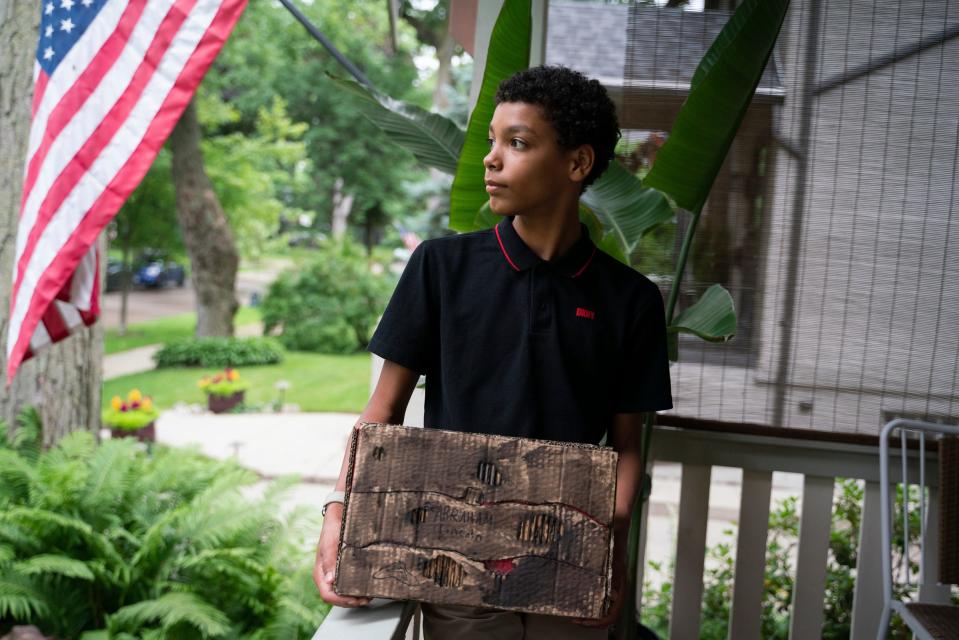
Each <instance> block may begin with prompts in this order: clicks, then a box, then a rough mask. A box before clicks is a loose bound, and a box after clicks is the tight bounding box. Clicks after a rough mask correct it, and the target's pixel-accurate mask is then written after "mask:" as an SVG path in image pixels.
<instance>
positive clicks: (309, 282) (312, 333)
mask: <svg viewBox="0 0 959 640" xmlns="http://www.w3.org/2000/svg"><path fill="white" fill-rule="evenodd" d="M374 269H378V270H379V271H380V272H381V273H380V274H377V273H374ZM387 273H388V271H387V270H386V269H385V268H383V265H382V264H381V263H379V262H377V261H374V260H371V259H370V258H369V257H368V256H367V255H366V252H365V250H364V249H363V247H362V246H360V245H358V244H356V243H355V242H353V241H351V240H339V241H334V240H326V241H324V242H323V243H321V245H320V247H319V249H318V252H317V257H316V258H315V259H314V260H313V261H312V262H311V263H310V264H309V265H307V266H306V267H305V268H303V269H298V270H296V271H287V272H285V273H283V274H281V275H280V277H279V278H277V279H276V280H275V281H274V282H273V283H272V284H271V285H270V287H269V289H268V290H267V293H266V296H264V298H263V303H262V305H261V307H260V312H261V314H262V317H263V325H264V331H266V332H271V331H272V330H273V329H274V328H279V329H280V331H281V334H280V341H281V342H282V343H283V345H284V346H285V347H286V348H288V349H292V350H297V351H315V352H320V353H352V352H354V351H357V350H358V349H363V348H365V347H366V346H367V344H369V341H370V337H371V335H372V333H373V327H374V326H375V324H376V319H377V318H378V317H379V314H380V313H382V312H383V308H384V307H385V306H386V302H387V300H388V299H389V295H390V292H391V291H392V287H393V281H392V278H391V277H390V276H388V275H385V274H387Z"/></svg>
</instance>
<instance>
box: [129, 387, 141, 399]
mask: <svg viewBox="0 0 959 640" xmlns="http://www.w3.org/2000/svg"><path fill="white" fill-rule="evenodd" d="M142 399H143V394H142V393H140V390H139V389H134V390H133V391H131V392H130V396H129V398H128V400H129V401H130V402H140V400H142Z"/></svg>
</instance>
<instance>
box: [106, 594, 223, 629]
mask: <svg viewBox="0 0 959 640" xmlns="http://www.w3.org/2000/svg"><path fill="white" fill-rule="evenodd" d="M154 621H157V622H160V623H161V624H162V625H163V628H164V629H169V628H170V627H172V626H173V625H176V624H180V623H186V624H189V625H191V626H193V627H196V629H198V630H199V631H200V633H202V634H203V635H204V636H222V635H226V634H227V633H228V632H229V631H230V627H229V622H230V621H229V619H228V618H227V617H226V615H225V614H224V613H223V612H222V611H220V610H219V609H217V608H216V607H214V606H213V605H211V604H210V603H208V602H206V601H205V600H203V599H202V598H200V597H199V596H197V595H195V594H192V593H176V592H174V593H165V594H163V595H162V596H160V597H159V598H157V599H155V600H143V601H141V602H138V603H136V604H131V605H128V606H126V607H122V608H120V609H118V610H117V612H116V613H114V614H113V615H112V616H110V628H111V631H119V630H120V629H122V628H127V627H134V628H137V627H140V626H143V625H146V624H149V623H151V622H154Z"/></svg>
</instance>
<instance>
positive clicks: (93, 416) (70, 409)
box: [0, 0, 105, 446]
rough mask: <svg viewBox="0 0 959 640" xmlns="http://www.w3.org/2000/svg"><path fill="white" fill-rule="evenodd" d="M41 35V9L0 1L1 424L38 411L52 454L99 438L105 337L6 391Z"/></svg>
mask: <svg viewBox="0 0 959 640" xmlns="http://www.w3.org/2000/svg"><path fill="white" fill-rule="evenodd" d="M39 28H40V12H39V11H38V10H37V5H36V3H33V2H16V1H12V0H0V42H2V43H4V44H3V49H2V50H0V149H3V153H0V342H2V343H3V348H2V349H0V371H2V373H3V380H2V381H0V420H4V421H5V422H6V423H7V424H8V425H11V426H12V425H13V424H14V418H15V416H16V415H17V414H18V413H19V412H20V411H21V410H22V409H23V408H25V407H26V406H28V405H34V406H36V407H37V409H38V410H39V412H40V416H41V417H42V418H43V442H44V446H50V445H51V444H53V443H55V442H56V441H57V440H58V439H60V438H61V437H63V436H64V435H65V434H67V433H69V432H71V431H73V430H76V429H90V430H92V431H94V432H97V431H99V428H100V385H101V382H102V379H103V369H102V361H103V331H102V329H101V327H100V323H97V324H96V325H94V326H93V327H92V328H84V329H80V330H78V331H77V332H76V333H74V334H73V335H72V336H70V337H68V338H66V339H64V340H62V341H60V342H58V343H56V344H54V345H53V346H52V347H50V348H48V349H46V350H44V351H41V353H40V354H39V355H38V356H36V357H34V358H32V359H30V360H28V361H26V362H24V363H23V364H22V365H20V368H19V370H18V371H17V375H16V377H15V378H14V380H13V383H12V385H11V386H10V387H6V371H7V362H6V352H7V350H6V344H7V328H8V324H9V314H10V287H11V282H12V279H13V278H12V273H13V271H12V270H13V260H14V253H15V251H16V237H17V230H16V229H17V221H18V219H19V214H20V193H21V189H22V187H23V184H22V181H23V167H24V158H25V156H26V151H27V137H28V135H29V130H30V101H31V100H32V99H33V60H34V58H33V56H34V52H35V51H36V44H37V34H38V33H39ZM103 248H104V243H103V241H102V238H101V242H100V249H101V251H102V249H103ZM101 255H105V253H101ZM101 276H102V274H101ZM101 282H102V280H101ZM101 290H102V288H101Z"/></svg>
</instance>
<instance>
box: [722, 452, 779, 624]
mask: <svg viewBox="0 0 959 640" xmlns="http://www.w3.org/2000/svg"><path fill="white" fill-rule="evenodd" d="M772 476H773V474H772V473H771V472H769V471H751V470H749V469H743V489H742V494H741V496H740V499H739V528H738V532H737V540H736V578H735V582H734V584H733V603H732V611H731V612H730V621H729V634H728V637H729V639H730V640H750V639H752V638H755V639H756V640H758V639H759V638H760V637H761V631H762V613H763V608H762V601H763V591H764V585H765V578H766V576H765V570H766V538H767V534H768V533H769V498H770V495H771V493H772Z"/></svg>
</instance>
